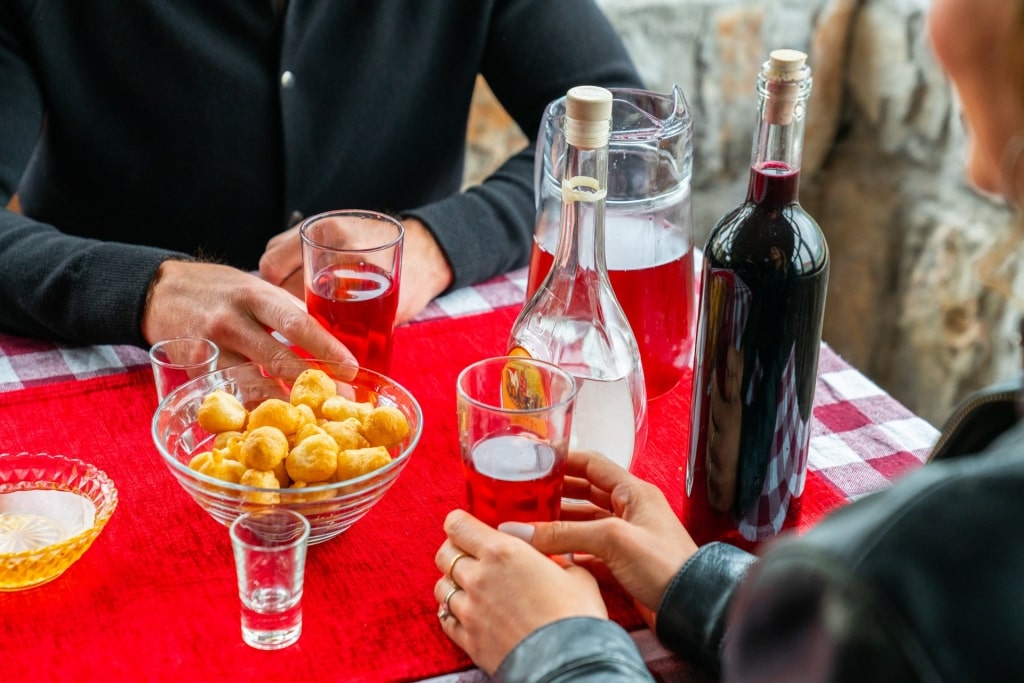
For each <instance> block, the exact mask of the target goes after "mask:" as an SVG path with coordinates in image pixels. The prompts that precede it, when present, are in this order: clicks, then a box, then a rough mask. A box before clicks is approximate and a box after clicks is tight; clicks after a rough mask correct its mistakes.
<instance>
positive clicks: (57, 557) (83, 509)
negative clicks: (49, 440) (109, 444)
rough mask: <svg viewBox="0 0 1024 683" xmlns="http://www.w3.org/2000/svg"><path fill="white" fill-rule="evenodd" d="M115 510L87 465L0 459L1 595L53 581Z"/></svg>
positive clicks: (108, 489)
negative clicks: (2, 592) (3, 592)
mask: <svg viewBox="0 0 1024 683" xmlns="http://www.w3.org/2000/svg"><path fill="white" fill-rule="evenodd" d="M116 507H117V489H116V488H115V487H114V482H112V481H111V480H110V478H109V477H108V476H107V475H106V474H105V473H104V472H103V471H102V470H99V469H97V468H96V467H93V466H92V465H90V464H88V463H86V462H82V461H81V460H76V459H74V458H67V457H64V456H62V455H49V454H47V453H38V454H30V453H17V454H12V453H3V454H0V591H15V590H21V589H23V588H32V587H34V586H39V585H42V584H44V583H46V582H48V581H52V580H54V579H56V578H57V577H58V576H60V575H61V574H63V573H64V571H65V570H66V569H67V568H68V567H70V566H71V565H73V564H74V563H75V562H76V561H77V560H78V558H80V557H81V556H82V554H83V553H84V552H85V551H86V550H88V549H89V546H91V545H92V543H93V541H95V540H96V538H97V537H98V536H99V535H100V532H101V531H103V528H104V527H105V526H106V525H107V522H108V521H110V516H111V515H112V514H114V509H115V508H116Z"/></svg>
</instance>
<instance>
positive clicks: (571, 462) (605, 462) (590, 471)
mask: <svg viewBox="0 0 1024 683" xmlns="http://www.w3.org/2000/svg"><path fill="white" fill-rule="evenodd" d="M565 474H566V476H569V477H578V478H580V479H586V480H587V481H589V482H590V484H591V485H592V486H595V487H597V488H598V489H599V490H602V491H608V492H610V491H611V490H612V489H614V488H615V487H616V486H617V485H619V484H621V483H624V482H628V481H631V480H633V479H636V477H634V476H633V475H632V474H630V473H629V472H627V471H626V470H624V469H623V468H622V467H620V466H619V465H617V464H615V463H614V462H612V461H611V460H609V459H608V458H606V457H605V456H604V455H602V454H600V453H597V452H595V451H570V452H569V457H568V459H567V460H566V469H565Z"/></svg>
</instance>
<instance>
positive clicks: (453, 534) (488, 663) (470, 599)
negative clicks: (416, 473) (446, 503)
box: [434, 510, 608, 674]
mask: <svg viewBox="0 0 1024 683" xmlns="http://www.w3.org/2000/svg"><path fill="white" fill-rule="evenodd" d="M444 529H445V532H447V534H448V540H446V541H445V542H444V543H443V544H442V545H441V547H440V548H439V549H438V551H437V555H436V556H435V558H434V562H435V563H436V565H437V568H438V570H439V571H441V572H443V573H444V574H445V575H444V576H442V577H441V578H440V579H439V580H438V581H437V584H436V585H435V586H434V597H435V598H436V599H437V601H438V603H439V604H440V605H441V606H442V608H443V607H447V610H448V611H450V615H446V614H445V612H444V611H443V610H442V611H441V612H439V613H438V616H439V617H441V628H442V629H444V632H445V633H446V634H447V635H448V637H449V638H451V639H452V640H453V641H454V642H455V644H456V645H458V646H459V647H461V648H462V649H463V650H465V651H466V653H467V654H468V655H469V656H470V657H471V658H472V659H473V661H474V662H475V663H476V665H477V666H479V667H480V668H481V669H483V670H484V671H486V672H487V673H488V674H491V673H494V670H495V669H497V668H498V666H499V665H500V664H501V662H502V660H503V659H504V658H505V655H507V654H508V653H509V651H510V650H511V649H512V648H513V647H515V645H516V644H517V643H519V641H521V640H522V639H523V638H525V637H526V636H527V635H529V634H530V633H531V632H532V631H534V630H536V629H538V628H540V627H541V626H544V625H546V624H550V623H552V622H555V621H558V620H560V619H565V618H568V617H577V616H589V617H597V618H599V619H607V618H608V612H607V610H606V609H605V605H604V601H603V600H602V598H601V591H600V589H599V588H598V585H597V581H596V580H595V579H594V577H593V576H591V574H590V573H589V572H588V571H587V570H585V569H583V568H582V567H577V566H575V565H573V564H571V563H565V562H559V561H557V559H551V558H549V557H547V556H546V555H543V554H541V553H539V552H537V551H536V550H534V549H533V548H531V547H530V546H529V545H527V544H526V543H524V542H523V541H522V540H520V539H518V538H514V537H513V536H509V535H508V534H503V533H501V532H499V531H496V530H494V529H493V528H491V527H490V526H488V525H486V524H484V523H483V522H481V521H480V520H478V519H476V518H475V517H473V516H472V515H470V514H469V513H468V512H465V511H464V510H454V511H452V512H451V513H449V514H448V517H447V519H445V524H444ZM456 558H458V559H456ZM449 572H451V574H450V575H449ZM455 585H458V586H459V588H458V589H455V590H454V592H452V593H451V595H450V596H448V593H449V592H450V591H452V590H453V589H454V586H455ZM446 596H448V600H447V604H445V597H446Z"/></svg>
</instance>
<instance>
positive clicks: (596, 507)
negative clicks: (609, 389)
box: [499, 451, 697, 628]
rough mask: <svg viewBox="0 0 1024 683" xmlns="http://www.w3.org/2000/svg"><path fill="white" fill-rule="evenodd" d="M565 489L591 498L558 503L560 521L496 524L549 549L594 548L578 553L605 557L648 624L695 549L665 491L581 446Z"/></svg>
mask: <svg viewBox="0 0 1024 683" xmlns="http://www.w3.org/2000/svg"><path fill="white" fill-rule="evenodd" d="M564 495H565V496H566V497H567V498H575V499H580V500H588V501H590V503H591V504H589V505H585V504H584V505H578V504H577V505H573V504H563V506H562V519H561V520H560V521H557V522H544V523H537V524H533V525H527V524H519V523H510V524H502V525H500V526H499V529H501V530H502V531H505V532H506V533H511V534H514V535H516V536H519V537H520V538H523V539H524V540H526V541H527V542H529V543H530V544H531V545H532V546H533V547H534V548H536V549H537V550H539V551H540V552H542V553H545V554H547V555H561V554H566V553H577V554H586V555H590V556H592V559H590V560H588V559H587V558H582V557H581V558H577V561H578V562H580V563H581V564H583V565H586V564H587V563H588V562H592V561H596V562H597V563H599V564H603V565H604V566H605V567H606V568H607V570H608V571H609V572H610V573H611V575H612V576H613V577H614V578H615V580H616V581H618V582H619V584H620V585H621V586H622V588H624V589H625V590H626V591H627V592H628V593H629V594H630V595H632V596H633V599H634V600H635V601H636V603H637V605H638V606H639V607H641V608H642V609H641V612H642V613H643V615H644V618H645V619H646V620H647V622H648V625H650V626H651V627H652V628H653V627H654V623H653V622H654V615H655V614H656V612H657V610H658V606H659V605H660V604H661V598H662V596H664V594H665V590H666V589H667V588H668V584H669V582H670V581H671V580H672V578H673V577H674V576H675V575H676V573H678V572H679V570H680V569H681V568H682V566H683V564H684V563H685V562H686V560H688V559H689V558H690V556H691V555H693V554H694V553H695V552H697V545H696V544H695V543H694V542H693V539H692V538H690V534H689V533H688V532H687V531H686V529H685V528H684V527H683V525H682V524H681V523H680V522H679V518H678V517H676V514H675V513H674V512H673V511H672V508H671V507H670V506H669V504H668V501H667V500H665V496H664V494H662V492H661V490H660V489H659V488H658V487H656V486H654V485H653V484H650V483H647V482H645V481H643V480H642V479H638V478H637V477H634V476H633V475H632V474H630V473H629V472H627V471H626V470H624V469H622V468H621V467H619V466H618V465H616V464H615V463H613V462H612V461H611V460H608V459H607V458H605V457H604V456H601V455H599V454H597V453H591V452H586V451H578V452H571V453H570V454H569V460H568V465H567V469H566V481H565V488H564ZM596 569H597V567H595V571H596Z"/></svg>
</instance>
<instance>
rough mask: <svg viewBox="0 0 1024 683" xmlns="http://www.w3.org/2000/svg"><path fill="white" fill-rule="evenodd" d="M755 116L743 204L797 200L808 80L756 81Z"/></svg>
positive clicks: (808, 92)
mask: <svg viewBox="0 0 1024 683" xmlns="http://www.w3.org/2000/svg"><path fill="white" fill-rule="evenodd" d="M757 90H758V109H757V111H758V117H757V127H756V128H755V131H754V147H753V152H752V154H751V161H750V183H749V185H748V187H747V201H749V202H754V203H756V204H769V205H785V204H791V203H793V202H796V201H798V196H799V187H800V160H801V157H802V155H803V146H804V122H805V120H806V119H805V117H806V113H807V99H808V97H809V96H810V92H811V80H810V78H807V79H805V80H802V81H797V82H780V81H774V80H770V79H768V78H766V77H765V75H764V74H761V75H760V76H759V77H758V81H757Z"/></svg>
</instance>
